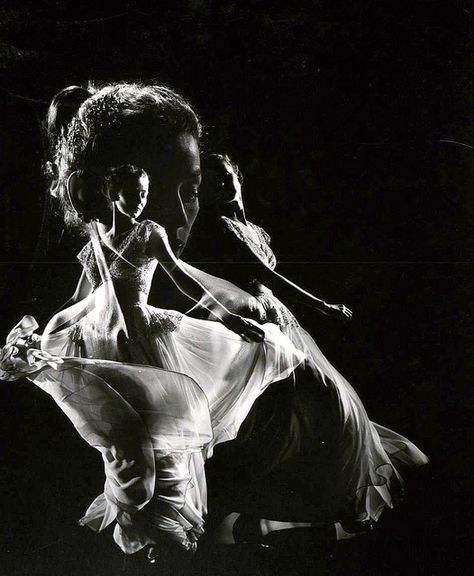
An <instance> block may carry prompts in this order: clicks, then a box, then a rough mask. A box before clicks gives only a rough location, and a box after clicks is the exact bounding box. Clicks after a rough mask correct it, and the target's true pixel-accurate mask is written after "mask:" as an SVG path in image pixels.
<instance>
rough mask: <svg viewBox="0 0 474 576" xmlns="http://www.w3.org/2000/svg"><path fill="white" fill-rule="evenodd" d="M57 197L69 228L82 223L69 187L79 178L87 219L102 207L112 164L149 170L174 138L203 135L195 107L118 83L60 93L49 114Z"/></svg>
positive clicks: (158, 91)
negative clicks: (151, 161) (153, 159)
mask: <svg viewBox="0 0 474 576" xmlns="http://www.w3.org/2000/svg"><path fill="white" fill-rule="evenodd" d="M47 129H48V135H49V137H50V142H51V144H52V148H53V164H54V174H55V178H56V181H57V186H56V195H57V197H58V198H59V201H60V202H61V204H62V207H63V210H64V215H65V220H66V222H67V223H68V224H78V223H80V222H79V221H78V213H77V212H76V210H75V208H74V206H72V203H71V199H70V197H69V195H68V190H67V185H68V179H69V177H70V176H71V174H73V173H76V174H77V175H78V176H80V177H81V182H82V186H83V189H84V195H85V197H86V198H87V200H86V201H87V202H88V203H89V208H88V213H89V215H90V214H91V213H92V211H93V205H94V202H97V205H98V206H99V205H101V204H103V198H101V196H103V195H102V189H103V185H104V179H105V175H106V173H107V170H108V169H109V168H110V167H111V166H122V165H127V164H135V165H138V166H142V165H143V166H144V167H145V169H146V167H147V159H148V158H149V157H151V155H152V154H155V156H156V152H157V150H158V152H160V151H164V150H165V149H167V148H168V147H169V146H170V145H171V143H172V142H173V139H174V137H175V136H176V135H178V134H180V133H183V132H185V133H189V134H191V135H193V136H194V137H196V138H199V137H200V134H201V124H200V122H199V119H198V116H197V114H196V113H195V111H194V110H193V108H192V107H191V105H190V104H189V103H188V102H187V101H186V100H185V99H184V98H183V97H182V96H180V95H179V94H177V93H176V92H174V91H173V90H171V89H170V88H166V87H164V86H159V85H147V84H135V83H119V84H110V85H106V86H103V87H101V88H94V87H89V88H88V89H85V88H81V87H79V86H71V87H70V88H66V89H64V90H62V91H61V92H60V93H59V94H57V95H56V96H55V97H54V99H53V101H52V102H51V106H50V108H49V111H48V116H47Z"/></svg>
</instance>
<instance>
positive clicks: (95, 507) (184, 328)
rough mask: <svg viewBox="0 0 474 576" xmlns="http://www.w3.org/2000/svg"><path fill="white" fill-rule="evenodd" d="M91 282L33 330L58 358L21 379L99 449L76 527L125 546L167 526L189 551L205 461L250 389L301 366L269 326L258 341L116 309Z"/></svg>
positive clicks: (138, 309)
mask: <svg viewBox="0 0 474 576" xmlns="http://www.w3.org/2000/svg"><path fill="white" fill-rule="evenodd" d="M108 289H109V287H107V286H106V285H102V286H100V287H99V288H98V289H97V290H96V291H95V292H94V293H93V294H91V295H90V296H89V297H88V298H86V299H85V300H84V301H82V302H80V303H78V304H75V305H74V306H72V307H70V308H68V309H66V310H64V311H62V312H61V313H59V314H58V315H57V316H55V317H54V318H53V319H52V320H51V321H50V323H49V324H48V326H47V328H46V329H45V331H44V333H43V336H42V338H41V349H42V351H43V353H44V354H46V355H51V356H53V357H55V358H57V359H60V363H58V364H57V365H54V366H53V365H52V364H48V365H46V366H43V367H42V368H41V369H40V370H39V371H38V372H33V373H30V374H29V376H28V377H29V378H30V379H31V380H32V381H33V382H34V383H35V384H37V385H38V386H39V387H41V388H42V389H43V390H44V391H46V392H47V393H49V394H50V395H51V396H52V397H53V398H54V400H55V401H56V402H57V404H58V405H59V406H60V407H61V409H62V410H63V411H64V412H65V413H66V415H67V416H68V417H69V418H70V420H71V421H72V422H73V424H74V426H75V427H76V429H77V430H78V432H79V433H80V434H81V436H82V437H83V438H84V439H85V440H86V442H88V443H89V444H90V445H92V446H94V447H95V448H96V449H97V450H99V451H100V452H101V454H102V459H103V462H104V470H105V476H106V482H105V487H104V492H103V494H101V495H100V496H99V497H98V498H97V499H96V500H95V501H94V502H93V503H92V505H91V506H90V507H89V509H88V510H87V512H86V515H85V516H84V518H83V519H82V520H81V524H83V525H88V526H89V527H91V528H92V529H94V530H98V531H99V530H102V529H104V528H105V527H106V526H108V525H109V524H111V523H112V522H116V526H115V531H114V538H115V540H116V542H117V543H118V544H119V546H120V547H121V548H122V550H124V551H125V552H126V553H134V552H136V551H138V550H140V549H141V548H143V547H144V546H146V545H147V544H149V543H153V542H156V540H157V539H159V538H160V535H161V534H163V533H167V534H168V536H169V537H171V538H172V539H173V540H175V541H176V542H177V543H178V544H179V545H180V546H181V547H183V548H186V549H189V548H190V547H192V545H193V542H195V541H196V540H197V538H199V536H200V535H201V534H202V532H203V524H204V516H205V514H206V512H207V509H206V482H205V474H204V461H205V459H206V458H209V457H210V456H211V455H212V452H213V448H214V446H215V445H216V444H219V443H221V442H225V441H227V440H231V439H233V438H235V437H236V435H237V433H238V430H239V427H240V425H241V423H242V422H243V421H244V419H245V418H246V416H247V414H248V412H249V410H250V409H251V407H252V405H253V403H254V402H255V400H256V399H257V398H258V396H259V395H260V394H261V393H262V392H263V391H264V390H265V389H266V387H267V386H269V385H270V384H271V383H273V382H277V381H279V380H282V379H284V378H286V377H287V376H288V375H289V374H291V373H292V372H293V370H294V369H295V368H296V366H298V365H299V364H300V363H301V362H303V361H304V355H303V353H301V352H300V351H298V350H297V349H296V348H295V347H294V346H293V345H292V344H291V342H290V341H289V340H288V338H287V337H286V336H284V335H283V334H282V333H281V332H280V330H279V329H278V328H277V327H276V326H275V325H272V324H267V325H265V326H263V330H264V332H265V341H264V342H263V343H255V342H246V341H244V340H242V338H241V337H240V336H238V335H237V334H234V333H233V332H231V331H229V330H228V329H227V328H225V327H224V326H223V325H222V324H220V323H216V322H211V321H207V320H197V319H193V318H189V317H187V316H183V315H181V314H179V313H177V312H173V311H166V310H161V309H158V308H154V307H151V306H148V305H146V304H137V305H135V306H133V307H130V309H127V311H126V313H125V315H123V314H122V311H121V310H120V309H119V308H118V307H117V306H112V307H110V308H107V307H106V306H103V305H101V304H102V303H103V302H110V301H111V299H110V297H109V296H108V295H107V294H105V292H106V291H107V290H108Z"/></svg>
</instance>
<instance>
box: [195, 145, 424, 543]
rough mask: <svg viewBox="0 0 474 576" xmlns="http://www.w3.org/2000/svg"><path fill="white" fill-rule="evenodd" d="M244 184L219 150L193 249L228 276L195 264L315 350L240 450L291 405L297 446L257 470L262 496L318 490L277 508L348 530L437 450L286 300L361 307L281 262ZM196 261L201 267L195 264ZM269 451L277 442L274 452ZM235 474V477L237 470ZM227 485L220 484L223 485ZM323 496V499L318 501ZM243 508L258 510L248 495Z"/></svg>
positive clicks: (218, 289) (209, 164)
mask: <svg viewBox="0 0 474 576" xmlns="http://www.w3.org/2000/svg"><path fill="white" fill-rule="evenodd" d="M241 184H242V175H241V173H240V171H239V169H238V167H237V166H236V164H235V163H234V162H232V160H231V159H230V158H229V157H228V156H225V155H219V154H214V155H210V156H208V157H207V158H205V159H204V161H203V182H202V185H201V188H200V190H199V202H200V212H199V216H198V218H197V221H196V224H195V226H194V228H193V230H192V231H191V234H192V235H191V239H192V241H191V242H190V243H189V244H188V248H189V249H190V250H188V252H187V253H186V257H187V258H186V259H190V260H191V261H192V260H193V256H192V254H195V255H196V256H197V259H198V260H199V261H200V262H201V264H202V263H203V262H206V261H207V262H208V263H213V264H214V265H215V263H219V264H218V267H219V268H218V275H219V276H221V277H222V278H224V280H225V281H223V280H221V279H220V278H214V277H213V276H211V275H209V274H207V273H204V272H202V271H201V270H199V271H197V270H196V271H195V273H196V275H197V277H198V278H199V280H200V282H201V283H202V284H203V285H205V287H206V288H207V290H208V291H209V292H212V293H213V294H214V295H215V296H216V297H218V298H219V299H220V300H221V301H225V303H226V306H227V307H228V308H229V309H231V310H232V311H233V312H235V313H239V314H242V315H244V316H247V317H253V318H254V319H256V320H258V321H259V322H274V323H275V324H277V325H278V326H279V327H280V329H281V330H282V331H283V332H284V333H285V334H287V336H288V337H289V338H290V340H291V341H292V342H293V344H294V345H295V346H296V347H297V348H298V349H300V350H303V351H304V352H305V356H306V360H305V363H304V364H303V365H301V366H300V367H299V368H298V369H297V370H296V371H295V374H296V380H295V386H294V388H293V389H289V390H288V394H287V397H286V398H283V400H280V403H279V404H274V406H273V408H272V407H271V406H270V409H268V407H267V408H266V411H265V410H263V411H260V416H258V415H257V418H256V421H255V419H254V421H253V422H250V423H249V428H250V433H249V432H247V438H248V440H247V438H244V439H243V441H242V444H241V449H240V454H239V455H241V454H247V453H249V451H250V450H251V449H253V451H254V453H257V454H258V453H259V451H260V452H264V451H265V444H267V443H268V440H267V439H268V438H272V437H275V435H277V434H278V430H277V429H275V422H279V424H278V428H280V429H281V428H282V425H281V422H282V421H283V416H282V414H281V413H282V412H283V411H284V412H286V426H287V430H288V433H287V436H290V435H292V436H293V440H292V443H291V446H289V445H288V443H287V445H286V446H284V448H286V449H284V450H282V449H281V447H280V449H279V451H278V448H279V447H277V451H276V455H275V458H276V459H275V458H274V460H273V462H272V472H271V473H269V474H268V475H267V476H265V475H261V476H260V477H257V476H255V475H253V477H252V478H250V480H249V484H251V485H252V484H253V485H255V481H256V480H259V481H260V484H261V486H263V490H262V491H261V492H260V494H259V495H258V496H253V500H254V501H256V500H257V498H259V497H261V498H262V499H266V498H268V497H269V494H270V493H271V486H272V484H276V482H277V479H278V478H280V479H282V484H283V485H284V488H285V490H286V492H287V494H288V497H287V498H285V500H286V501H289V500H291V498H292V497H293V495H294V494H296V493H299V494H300V495H301V494H302V495H303V498H304V494H305V493H306V494H307V495H308V496H309V497H308V498H307V499H306V501H304V502H303V506H301V505H300V506H298V505H296V506H294V508H293V510H289V509H287V510H278V508H275V507H274V508H273V510H272V511H270V514H273V516H271V518H273V519H274V520H278V519H279V518H280V519H281V518H282V517H283V516H285V519H288V517H289V516H290V519H291V514H293V518H292V519H293V520H299V521H309V522H313V523H314V524H318V523H324V522H326V523H329V524H331V523H337V524H338V530H339V533H340V534H344V533H345V532H347V533H358V532H362V531H365V530H367V529H370V528H371V527H372V525H373V522H374V521H377V520H378V518H379V517H380V514H381V512H382V510H383V509H384V508H385V507H392V506H393V504H394V502H396V501H397V500H398V499H399V498H400V497H401V496H402V486H403V481H402V477H401V475H400V472H401V471H403V469H404V468H405V467H407V466H417V465H421V464H424V463H425V462H426V461H427V459H426V457H425V455H424V454H423V453H422V452H420V450H418V448H417V447H416V446H414V445H413V444H412V443H411V442H410V441H409V440H407V439H406V438H404V437H403V436H401V435H399V434H397V433H396V432H393V431H391V430H388V429H387V428H384V427H383V426H380V425H378V424H374V423H372V422H371V421H370V420H369V418H368V416H367V413H366V411H365V409H364V406H363V404H362V402H361V400H360V398H359V396H358V395H357V393H356V392H355V390H354V389H353V388H352V387H351V386H350V384H349V383H348V382H347V380H346V379H345V378H344V377H343V376H342V375H341V374H339V372H338V371H337V370H336V369H335V368H334V367H333V366H332V365H331V364H330V362H329V361H328V360H327V359H326V357H325V356H324V355H323V353H322V352H321V351H320V349H319V347H318V346H317V344H316V342H315V341H314V340H313V338H312V337H311V336H310V334H308V332H306V330H304V329H303V328H302V327H301V326H300V325H299V323H298V321H297V319H296V318H295V316H294V315H293V313H292V312H291V311H290V310H289V309H288V307H287V306H286V305H285V304H284V303H283V302H282V300H280V298H279V297H281V298H282V299H283V300H295V301H298V302H299V303H303V304H306V305H309V306H312V307H313V308H315V309H317V310H318V311H320V312H321V313H323V314H326V315H329V316H334V317H339V318H342V319H344V318H345V319H349V318H350V317H351V312H350V311H349V310H348V309H347V308H346V307H345V306H344V305H341V304H328V303H326V302H324V301H323V300H321V299H319V298H317V297H315V296H313V295H312V294H310V293H308V292H307V291H305V290H303V289H302V288H300V287H299V286H297V285H296V284H294V283H293V282H291V281H289V280H288V279H286V278H285V277H284V276H282V275H281V274H279V273H278V272H277V271H276V265H277V261H276V257H275V255H274V253H273V251H272V249H271V247H270V237H269V235H268V234H267V233H266V232H265V230H263V229H262V228H261V227H259V226H257V225H255V224H253V223H252V222H250V221H249V220H248V219H247V216H246V213H245V208H244V203H243V198H242V192H241ZM193 250H194V252H192V251H193ZM190 252H191V258H189V256H190ZM225 263H228V265H227V266H226V265H225ZM186 266H188V268H187V269H188V270H189V271H190V272H191V273H192V272H193V270H194V269H192V268H189V265H186ZM274 292H275V293H276V294H277V295H278V297H277V296H276V295H275V293H274ZM208 304H209V305H210V307H211V308H212V304H211V303H209V302H208ZM303 367H304V368H305V369H304V370H303V369H302V368H303ZM271 393H272V390H271V389H270V390H269V391H268V392H267V393H266V395H270V398H271ZM263 399H264V398H261V399H260V400H259V403H261V402H262V401H263ZM267 404H269V403H268V402H267ZM259 418H260V420H259ZM252 426H257V428H256V430H257V431H258V433H256V432H253V433H252ZM222 450H223V452H224V448H223V449H222ZM269 452H270V451H269V450H268V449H267V450H266V452H265V453H266V454H267V456H268V455H269ZM212 464H213V462H211V463H210V465H211V466H212ZM261 468H262V467H260V468H258V469H259V470H260V471H261ZM316 468H317V471H316ZM242 475H243V474H242V470H241V469H237V472H236V476H240V477H242ZM247 475H248V473H247ZM302 478H304V480H303V481H302V480H301V479H302ZM270 479H271V480H270ZM229 483H230V484H232V483H233V478H232V477H231V480H230V482H229ZM211 487H212V486H211ZM219 489H220V488H219V486H217V487H216V491H219ZM278 490H279V493H282V492H283V490H282V489H281V488H279V489H278ZM314 503H319V506H316V507H314ZM302 508H303V511H302ZM242 509H243V510H244V511H246V512H247V514H248V509H247V510H246V508H245V505H244V506H243V507H242ZM239 511H240V510H239ZM260 516H261V515H260ZM234 518H235V517H234ZM267 518H268V516H267ZM241 522H242V520H241ZM246 523H247V524H248V520H247V521H246ZM264 525H265V526H266V528H265V529H264V531H263V532H264V533H265V532H266V531H268V530H269V529H270V530H272V529H278V528H281V527H288V524H280V525H279V524H278V522H273V523H270V524H269V523H268V522H266V524H265V523H264V524H261V526H264ZM296 525H298V526H301V525H302V524H301V523H300V522H298V523H297V524H296ZM268 526H270V528H268ZM257 528H258V527H257ZM257 528H255V527H254V529H253V531H254V533H255V532H258V529H257ZM251 531H252V530H251V529H250V532H251ZM248 532H249V530H248Z"/></svg>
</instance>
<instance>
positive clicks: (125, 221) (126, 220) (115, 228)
mask: <svg viewBox="0 0 474 576" xmlns="http://www.w3.org/2000/svg"><path fill="white" fill-rule="evenodd" d="M136 223H137V221H136V220H135V218H130V216H125V214H122V212H119V211H118V210H117V209H116V208H115V207H114V210H113V213H112V226H111V227H110V230H109V234H110V236H112V237H114V236H118V235H119V234H122V233H123V232H126V231H127V230H130V228H133V226H134V225H135V224H136Z"/></svg>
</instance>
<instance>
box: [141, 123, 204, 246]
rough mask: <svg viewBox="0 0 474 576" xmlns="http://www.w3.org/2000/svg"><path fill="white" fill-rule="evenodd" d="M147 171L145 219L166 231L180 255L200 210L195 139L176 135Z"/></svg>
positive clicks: (184, 135)
mask: <svg viewBox="0 0 474 576" xmlns="http://www.w3.org/2000/svg"><path fill="white" fill-rule="evenodd" d="M147 171H148V172H149V173H150V176H151V185H150V198H149V202H148V206H147V216H149V217H150V218H151V219H152V220H155V221H156V222H158V223H159V224H161V225H162V226H164V227H165V228H166V230H167V232H168V236H169V240H170V244H171V247H172V248H173V250H175V252H179V250H180V249H181V250H182V248H183V247H184V243H185V242H186V240H187V236H188V235H189V229H190V227H191V226H192V223H193V222H194V219H195V217H196V215H197V211H198V210H199V202H198V197H197V195H198V189H199V185H200V184H201V164H200V158H199V146H198V141H197V139H196V138H195V137H194V136H192V135H191V134H188V133H182V134H179V135H178V136H176V138H175V140H174V141H173V142H172V145H171V146H170V147H169V149H168V150H167V151H166V152H165V153H164V154H161V155H160V157H159V158H157V159H156V162H155V163H153V165H152V166H150V168H149V169H148V168H147ZM183 230H187V232H185V233H183Z"/></svg>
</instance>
